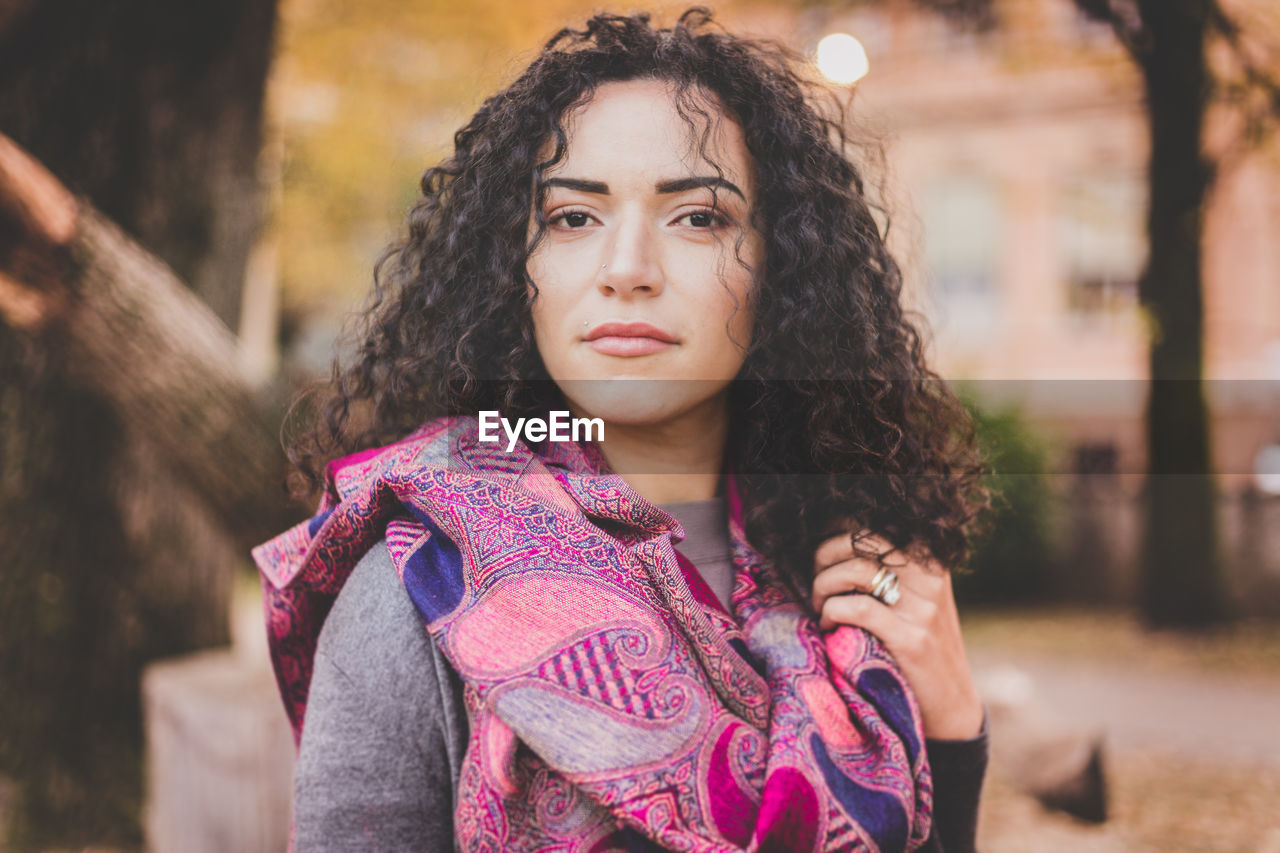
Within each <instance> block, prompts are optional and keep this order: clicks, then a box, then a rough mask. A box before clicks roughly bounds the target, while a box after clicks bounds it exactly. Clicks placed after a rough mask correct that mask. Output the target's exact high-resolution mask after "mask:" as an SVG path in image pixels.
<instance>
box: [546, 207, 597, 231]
mask: <svg viewBox="0 0 1280 853" xmlns="http://www.w3.org/2000/svg"><path fill="white" fill-rule="evenodd" d="M550 222H551V224H552V225H564V227H566V228H582V227H584V226H586V225H589V224H591V214H589V213H584V212H583V211H581V210H566V211H565V212H564V213H557V214H556V215H555V216H553V217H551V220H550Z"/></svg>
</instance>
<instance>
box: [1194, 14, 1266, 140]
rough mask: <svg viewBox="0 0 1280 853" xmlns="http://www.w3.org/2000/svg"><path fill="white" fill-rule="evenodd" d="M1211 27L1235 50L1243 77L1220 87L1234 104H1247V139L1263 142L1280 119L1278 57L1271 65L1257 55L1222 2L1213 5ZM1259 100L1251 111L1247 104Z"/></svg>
mask: <svg viewBox="0 0 1280 853" xmlns="http://www.w3.org/2000/svg"><path fill="white" fill-rule="evenodd" d="M1209 25H1210V26H1211V27H1212V28H1213V31H1214V32H1215V33H1217V34H1218V35H1219V36H1221V37H1222V38H1223V40H1224V41H1226V43H1227V45H1228V46H1229V47H1230V48H1231V54H1232V57H1233V58H1234V59H1235V61H1236V62H1237V63H1239V66H1240V72H1241V74H1242V76H1243V80H1242V81H1241V82H1240V83H1239V84H1237V85H1230V84H1227V85H1223V84H1219V87H1220V89H1221V91H1222V92H1223V93H1225V94H1227V95H1228V96H1229V97H1230V98H1231V99H1232V100H1238V101H1240V102H1244V103H1245V104H1246V109H1245V114H1244V117H1245V128H1246V134H1245V135H1246V138H1248V139H1250V140H1253V141H1255V142H1256V141H1259V140H1261V139H1262V137H1263V134H1264V131H1265V129H1266V127H1267V125H1268V124H1273V123H1275V122H1276V121H1277V120H1278V119H1280V78H1278V77H1277V76H1276V71H1275V68H1276V66H1277V62H1276V61H1275V58H1274V57H1271V58H1270V59H1271V61H1266V60H1263V59H1259V58H1257V57H1256V56H1255V55H1254V52H1253V51H1252V50H1251V49H1250V46H1249V45H1248V44H1247V43H1246V39H1245V34H1244V30H1243V28H1242V27H1241V26H1240V25H1239V23H1238V22H1236V21H1235V20H1234V19H1233V18H1232V17H1231V16H1230V15H1228V14H1227V12H1226V10H1225V9H1223V8H1222V4H1221V3H1220V2H1218V0H1214V2H1211V3H1210V4H1209ZM1255 96H1256V98H1257V99H1260V100H1261V103H1255V107H1254V109H1252V110H1249V109H1248V108H1247V104H1248V102H1249V101H1250V100H1251V99H1254V98H1255Z"/></svg>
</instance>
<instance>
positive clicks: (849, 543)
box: [813, 530, 893, 575]
mask: <svg viewBox="0 0 1280 853" xmlns="http://www.w3.org/2000/svg"><path fill="white" fill-rule="evenodd" d="M855 538H856V539H857V542H858V547H859V548H860V549H862V550H863V551H864V552H865V551H870V552H872V553H875V554H887V553H888V552H890V551H892V550H893V544H892V543H891V542H889V540H887V539H885V538H884V537H883V536H879V535H877V534H875V533H871V532H870V531H867V530H860V531H858V533H856V534H849V533H841V534H839V535H838V536H832V537H831V538H829V539H826V540H824V541H823V542H822V544H821V545H819V546H818V547H817V549H816V550H815V551H814V552H813V573H814V574H815V575H817V574H821V573H822V572H823V571H824V570H826V569H829V568H831V567H832V566H834V565H835V564H836V563H842V562H844V561H845V560H848V559H850V558H852V557H856V556H857V555H855V554H854V551H853V542H854V539H855ZM864 559H865V558H864Z"/></svg>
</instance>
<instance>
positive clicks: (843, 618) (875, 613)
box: [818, 595, 913, 651]
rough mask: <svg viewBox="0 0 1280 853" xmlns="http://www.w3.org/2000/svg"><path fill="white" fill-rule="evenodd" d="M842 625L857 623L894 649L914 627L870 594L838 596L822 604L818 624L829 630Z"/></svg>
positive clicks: (821, 627)
mask: <svg viewBox="0 0 1280 853" xmlns="http://www.w3.org/2000/svg"><path fill="white" fill-rule="evenodd" d="M838 625H857V626H858V627H859V628H864V629H866V630H867V631H870V632H871V633H872V634H875V635H876V636H877V637H879V638H880V639H881V640H882V641H884V644H885V645H886V646H888V647H889V649H890V651H892V650H893V648H894V647H895V646H897V645H898V644H899V641H900V640H901V639H902V638H903V637H904V636H905V635H906V634H907V633H908V632H910V631H911V630H913V629H912V626H911V625H910V624H909V623H907V622H905V621H904V620H903V619H902V618H901V617H899V616H898V614H896V613H894V612H893V609H892V608H891V607H889V606H888V605H886V604H885V603H884V602H882V601H880V600H878V599H875V598H872V597H871V596H869V595H835V596H832V597H831V598H828V599H827V600H826V602H825V603H824V604H823V605H822V611H821V618H820V619H819V621H818V627H819V628H820V629H822V630H824V631H825V630H829V629H831V628H835V627H836V626H838Z"/></svg>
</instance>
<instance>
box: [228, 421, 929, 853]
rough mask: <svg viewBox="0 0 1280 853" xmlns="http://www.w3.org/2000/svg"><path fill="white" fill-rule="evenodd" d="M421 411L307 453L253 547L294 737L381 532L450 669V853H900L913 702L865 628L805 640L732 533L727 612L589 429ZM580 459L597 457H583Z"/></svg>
mask: <svg viewBox="0 0 1280 853" xmlns="http://www.w3.org/2000/svg"><path fill="white" fill-rule="evenodd" d="M476 426H477V425H476V420H475V418H464V417H457V418H447V419H440V420H437V421H433V422H431V423H429V424H427V425H425V426H424V427H423V428H421V429H420V430H418V431H417V432H415V433H414V434H413V435H411V436H409V437H408V438H406V439H404V440H403V441H400V442H397V443H395V444H392V445H389V446H387V447H384V448H378V449H376V450H372V451H365V452H364V453H360V454H357V455H355V456H352V457H348V458H347V459H344V460H339V461H338V462H336V463H334V464H333V465H331V466H330V469H329V478H328V488H327V493H326V496H325V498H324V500H323V501H322V504H321V508H320V512H319V513H318V514H317V515H316V517H315V518H313V519H311V520H310V521H308V522H304V523H302V524H299V525H298V526H297V527H294V528H293V529H291V530H289V531H287V532H286V533H283V534H281V535H280V536H278V537H276V538H275V539H272V540H271V541H269V542H267V543H265V544H263V545H260V546H259V547H258V548H256V549H254V552H253V554H254V558H255V560H256V561H257V563H258V566H259V567H260V569H261V572H262V575H263V578H264V588H265V590H266V608H267V621H268V630H269V635H270V640H271V649H272V657H273V661H274V664H275V667H276V675H277V679H278V681H279V685H280V690H281V694H282V696H283V698H284V701H285V706H286V709H287V710H288V712H289V716H290V719H291V721H292V723H293V727H294V734H295V737H299V736H300V735H301V730H302V725H303V717H304V713H305V708H306V697H307V688H308V685H309V682H310V676H311V663H312V658H313V656H314V653H315V643H316V637H317V636H318V634H319V630H320V625H321V623H322V622H323V620H324V617H325V615H326V614H327V613H328V610H329V607H330V605H331V604H332V602H333V599H334V598H335V597H336V596H337V594H338V591H339V589H340V588H341V586H342V584H343V582H345V580H346V578H347V576H348V575H349V574H350V572H351V569H352V568H353V567H354V565H355V563H356V562H357V561H358V560H359V559H360V558H361V557H362V556H363V555H364V553H365V552H366V551H368V550H369V549H370V548H371V547H372V546H373V545H374V544H376V543H377V542H378V540H379V539H381V538H383V537H385V538H386V540H387V545H388V548H389V550H390V552H391V556H392V560H393V562H394V563H395V565H396V567H397V570H398V571H399V572H400V575H401V578H402V579H403V581H404V584H405V588H406V590H407V592H408V594H409V596H410V598H411V599H412V601H413V603H414V604H415V606H416V607H417V610H418V612H419V614H420V615H421V617H422V619H423V622H424V623H425V625H426V629H427V630H428V631H429V632H430V635H431V637H432V638H433V639H434V641H435V642H436V643H437V644H438V646H439V647H440V649H441V650H442V651H443V653H444V654H445V656H446V657H447V658H448V659H449V661H450V662H451V663H452V664H453V666H454V667H455V669H456V670H457V671H458V673H459V674H460V675H461V676H462V679H463V681H464V682H465V689H464V696H465V703H466V708H467V712H468V716H469V717H470V722H471V729H470V741H469V744H468V747H467V751H466V756H465V758H464V760H463V767H462V771H461V776H460V778H459V782H458V784H459V791H458V796H457V804H458V805H457V810H456V813H455V815H454V828H455V834H456V838H457V841H458V843H459V846H460V848H461V849H462V850H465V851H473V850H474V851H479V850H489V851H524V850H548V849H553V850H566V851H567V850H572V851H605V850H662V849H671V850H692V851H732V850H751V851H784V850H785V851H817V850H864V849H865V850H878V851H890V850H893V851H897V850H912V849H915V848H916V847H918V846H919V845H920V844H922V843H923V841H924V840H925V838H926V837H927V836H928V834H929V824H930V814H931V799H932V797H931V784H930V776H929V769H928V764H927V761H926V758H925V752H924V748H923V747H924V740H923V734H922V730H921V723H920V716H919V712H918V710H917V708H916V705H915V700H914V698H913V696H912V695H911V692H910V691H909V690H908V688H907V685H906V683H905V681H904V680H903V678H902V676H901V675H900V674H899V672H898V670H897V668H896V667H895V665H894V664H893V662H892V660H891V659H890V658H889V656H888V654H887V653H886V652H885V651H884V650H883V648H882V646H881V645H880V643H879V642H878V641H877V640H876V639H875V638H874V637H872V636H871V635H869V634H867V633H865V632H863V631H861V630H859V629H856V628H852V627H849V626H841V627H839V628H837V629H836V630H834V631H830V632H827V633H825V634H823V633H821V632H819V630H818V629H817V627H816V625H815V624H814V622H813V620H812V619H810V618H808V617H806V616H805V611H804V609H803V608H802V607H801V606H800V604H799V603H797V602H796V601H795V599H794V597H793V596H792V595H791V594H790V593H789V592H787V591H786V587H785V586H784V585H783V584H782V582H781V580H780V578H779V576H778V575H777V572H776V570H775V569H774V568H773V567H772V566H771V565H770V564H769V563H768V562H767V561H765V560H764V559H763V558H762V557H761V556H760V555H759V554H758V553H757V552H756V551H755V550H754V549H753V548H752V547H751V546H750V545H749V544H748V543H747V541H746V538H745V536H744V535H743V531H742V526H741V521H740V519H741V507H740V506H739V505H738V501H737V496H736V494H735V492H734V489H733V486H732V480H731V478H730V480H729V482H728V487H727V489H726V493H727V496H728V502H729V508H730V537H731V542H732V545H733V554H732V556H733V563H734V574H735V580H734V587H733V593H732V599H731V609H732V611H733V612H732V613H728V612H726V611H725V610H724V608H723V607H722V606H721V605H720V604H719V602H718V601H717V600H716V598H715V596H714V595H713V594H712V593H711V591H710V590H709V589H708V588H707V586H706V584H705V583H703V582H702V580H701V578H700V577H699V576H698V574H697V572H696V570H694V569H693V567H692V566H690V565H689V564H688V562H687V561H686V560H684V558H683V557H682V556H681V555H680V554H679V553H678V552H677V551H676V550H675V548H674V547H673V544H674V543H673V541H672V540H673V539H676V540H677V541H678V540H679V539H682V538H683V537H684V531H683V530H682V529H681V527H680V525H679V523H678V522H676V521H675V519H673V518H672V517H671V516H670V515H668V514H666V513H664V512H662V511H661V510H660V509H658V508H656V507H654V506H653V505H652V504H650V503H648V502H647V501H645V500H644V499H643V498H641V497H640V496H639V495H637V494H636V493H635V492H634V491H633V490H632V489H631V488H630V487H629V486H628V485H627V484H626V482H625V481H624V480H623V479H622V478H621V477H620V476H618V475H616V474H611V473H607V471H608V469H607V465H606V464H605V463H604V461H603V457H602V456H601V455H600V453H599V450H598V448H596V447H595V446H594V445H591V444H585V445H581V446H580V445H578V444H573V443H560V444H553V443H550V442H547V443H544V444H543V445H541V446H540V448H539V449H538V452H534V451H533V450H530V449H529V448H528V447H526V446H524V445H518V446H517V447H516V448H515V450H514V451H513V452H511V453H506V452H503V451H502V449H501V448H500V447H499V446H498V445H494V444H481V443H479V442H478V440H477V429H476ZM602 472H604V473H602Z"/></svg>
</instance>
